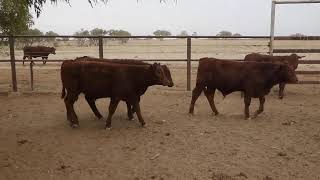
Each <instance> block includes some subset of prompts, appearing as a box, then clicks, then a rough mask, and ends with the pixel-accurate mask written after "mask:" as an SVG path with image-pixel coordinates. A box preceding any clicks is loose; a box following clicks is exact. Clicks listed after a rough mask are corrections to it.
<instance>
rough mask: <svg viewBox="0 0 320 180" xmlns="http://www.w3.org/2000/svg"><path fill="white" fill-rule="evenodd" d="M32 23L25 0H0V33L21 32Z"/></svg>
mask: <svg viewBox="0 0 320 180" xmlns="http://www.w3.org/2000/svg"><path fill="white" fill-rule="evenodd" d="M32 24H33V21H32V15H31V14H30V13H29V8H28V6H27V5H26V0H1V1H0V34H7V35H14V34H21V33H22V32H24V31H26V30H27V29H28V28H29V27H30V26H31V25H32Z"/></svg>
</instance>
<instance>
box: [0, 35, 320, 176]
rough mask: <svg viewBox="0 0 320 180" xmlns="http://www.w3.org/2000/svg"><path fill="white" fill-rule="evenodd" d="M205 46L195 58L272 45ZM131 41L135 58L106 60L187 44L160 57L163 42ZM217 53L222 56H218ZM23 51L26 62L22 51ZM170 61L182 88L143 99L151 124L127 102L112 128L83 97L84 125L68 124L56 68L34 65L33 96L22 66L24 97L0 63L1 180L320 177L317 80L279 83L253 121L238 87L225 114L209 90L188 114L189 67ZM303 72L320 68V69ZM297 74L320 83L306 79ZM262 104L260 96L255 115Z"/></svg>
mask: <svg viewBox="0 0 320 180" xmlns="http://www.w3.org/2000/svg"><path fill="white" fill-rule="evenodd" d="M129 42H130V41H129ZM153 42H154V41H153ZM155 42H157V43H165V41H164V42H162V41H155ZM170 42H171V41H170ZM243 42H245V43H243ZM315 42H316V41H313V42H311V43H315ZM135 43H137V42H135ZM143 43H146V42H141V46H143ZM201 43H202V41H199V42H198V45H197V44H196V43H195V44H196V45H197V46H196V47H195V48H193V50H194V52H193V53H195V54H196V55H195V57H193V58H196V57H198V56H199V57H203V56H216V57H224V58H240V57H243V56H244V55H245V53H247V51H249V50H250V48H252V46H251V47H249V45H252V44H257V45H256V46H254V47H253V50H252V51H255V52H256V51H257V52H260V51H261V52H262V51H264V50H266V48H265V47H262V46H263V45H264V44H265V42H262V41H255V42H252V41H242V42H241V43H240V42H238V41H237V42H236V43H235V42H233V43H235V44H232V48H233V49H234V51H233V50H232V48H231V51H229V53H226V52H224V51H225V50H224V49H223V48H220V49H219V45H221V44H219V43H220V42H218V41H212V42H211V44H210V45H209V47H210V48H212V49H210V48H208V49H203V47H204V46H205V47H207V46H208V44H207V43H208V42H206V44H205V45H204V44H201ZM248 44H249V45H248ZM129 45H130V44H129ZM129 45H126V46H127V47H123V48H124V49H126V51H129V52H128V54H127V53H126V52H124V51H122V50H124V49H120V50H119V49H112V48H110V47H113V46H110V47H108V48H107V49H108V51H109V52H108V56H111V57H119V56H120V57H123V58H125V57H127V58H129V57H134V58H135V56H137V58H149V56H150V58H152V57H158V55H159V57H160V58H162V57H163V58H180V57H181V58H185V46H184V45H183V44H182V45H181V47H180V46H179V48H180V49H178V50H177V49H176V50H173V49H171V48H172V47H173V46H174V45H172V46H164V47H161V48H160V50H161V52H159V54H157V53H155V52H157V51H158V50H159V49H153V48H154V47H157V46H156V45H155V44H153V46H150V47H149V50H150V48H151V50H150V54H148V53H145V51H142V50H141V51H137V50H136V49H130V47H128V46H129ZM169 45H170V43H169ZM308 45H310V44H304V45H303V47H308ZM311 45H312V44H311ZM311 45H310V46H311ZM317 45H319V43H318V44H317ZM229 46H231V45H229ZM229 46H228V47H229ZM247 46H248V47H247ZM293 46H294V47H299V48H300V46H302V45H299V44H296V45H293ZM312 47H313V46H312ZM127 48H129V49H127ZM162 48H164V49H162ZM197 48H198V49H197ZM229 48H230V47H229ZM90 49H93V48H87V49H86V50H88V51H83V52H82V51H81V49H80V48H79V49H77V48H75V49H71V50H70V49H64V48H60V49H58V51H60V52H64V54H63V53H61V55H59V54H57V55H56V56H57V57H58V58H61V59H64V58H70V57H76V56H80V55H94V53H96V51H93V50H92V52H91V50H90ZM219 50H220V52H221V53H212V52H216V51H217V52H218V51H219ZM228 50H230V49H228ZM80 51H81V53H80V55H79V53H78V52H80ZM168 51H169V53H166V52H168ZM176 51H177V52H178V53H177V52H176ZM88 52H89V53H88ZM170 52H171V53H170ZM197 52H198V54H197ZM206 52H207V53H206ZM17 53H18V58H19V57H20V55H21V52H17ZM19 53H20V54H19ZM68 53H70V54H68ZM86 53H88V54H86ZM90 53H92V54H90ZM137 54H138V55H137ZM159 57H158V58H159ZM2 58H3V57H2ZM20 58H21V57H20ZM58 58H55V59H58ZM308 59H319V56H318V55H316V54H313V55H309V56H308ZM169 67H170V69H171V71H172V77H173V80H174V82H175V87H173V88H165V87H159V86H155V87H152V88H150V89H149V90H148V91H147V93H146V95H145V96H143V98H142V100H141V108H142V112H143V116H144V118H145V120H146V123H147V126H146V128H141V127H140V126H139V123H138V122H137V120H135V121H127V118H126V108H125V105H124V103H121V104H120V105H119V108H118V110H117V111H116V113H115V116H114V118H113V123H112V125H113V129H112V130H111V131H106V130H104V120H98V119H96V118H95V116H94V115H93V113H92V112H91V111H90V109H89V106H88V105H87V104H86V102H85V101H84V98H83V97H82V96H81V97H80V98H79V101H77V103H76V105H75V107H76V112H77V114H78V116H79V121H80V128H79V129H71V128H70V127H69V126H68V123H67V121H66V113H65V107H64V104H63V101H62V100H61V99H60V94H59V93H60V91H61V83H60V76H59V73H60V70H59V64H52V63H49V64H47V65H44V66H43V65H40V64H39V63H38V64H37V65H36V66H35V72H34V74H35V77H34V78H35V84H34V88H35V90H34V92H30V79H29V73H30V72H29V68H28V66H25V67H23V66H21V65H20V64H19V65H17V77H18V90H19V92H20V93H17V94H14V93H8V91H10V89H11V86H10V82H11V72H10V69H9V67H8V65H7V64H4V63H2V64H0V71H1V76H0V92H1V93H0V102H1V105H2V108H0V180H2V179H5V180H7V179H9V180H11V179H12V180H20V179H22V180H25V179H30V180H36V179H39V180H42V179H57V180H60V179H84V180H86V179H132V180H137V179H158V180H160V179H191V180H195V179H198V180H202V179H213V180H234V179H252V180H270V179H274V180H278V179H279V180H295V179H301V180H305V179H307V180H318V179H320V175H319V172H320V168H319V167H320V128H319V127H320V111H319V109H320V98H319V95H320V85H288V86H287V88H286V96H285V98H284V99H283V100H279V99H277V92H276V91H277V88H274V89H273V90H272V92H271V93H270V95H269V96H268V97H267V100H266V107H265V112H264V113H263V114H261V116H259V117H258V118H257V119H255V120H243V100H242V99H241V98H240V95H239V93H234V94H232V95H230V96H227V97H226V98H225V99H223V98H222V96H221V95H220V93H218V94H217V96H216V104H217V108H218V110H219V111H220V113H221V115H219V116H217V117H215V116H213V115H212V114H211V110H210V108H209V105H208V103H207V101H206V99H205V97H204V96H203V95H202V96H201V97H200V99H199V100H198V102H197V105H196V107H195V115H194V116H189V115H188V114H187V111H188V107H189V103H190V99H191V92H187V91H185V89H186V70H185V69H186V67H185V66H184V64H169ZM299 68H302V69H308V70H319V66H315V65H310V66H300V67H299ZM195 73H196V63H194V64H193V69H192V87H193V86H194V81H195V77H196V76H195ZM299 78H300V79H305V80H319V79H320V78H319V76H309V75H308V76H299ZM108 102H109V100H108V99H102V100H98V101H97V103H98V108H99V109H100V111H101V112H103V113H102V114H103V115H104V116H106V115H107V105H108ZM257 105H258V102H257V100H254V101H253V102H252V106H251V109H250V110H251V112H253V111H254V110H255V109H256V108H257Z"/></svg>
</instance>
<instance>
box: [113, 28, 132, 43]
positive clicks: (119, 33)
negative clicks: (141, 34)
mask: <svg viewBox="0 0 320 180" xmlns="http://www.w3.org/2000/svg"><path fill="white" fill-rule="evenodd" d="M107 34H108V35H109V36H131V33H130V32H128V31H125V30H121V29H120V30H115V29H110V30H108V31H107ZM113 40H119V41H120V42H121V43H122V44H124V43H127V42H128V41H129V38H128V37H126V38H118V39H113Z"/></svg>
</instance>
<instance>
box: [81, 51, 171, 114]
mask: <svg viewBox="0 0 320 180" xmlns="http://www.w3.org/2000/svg"><path fill="white" fill-rule="evenodd" d="M75 60H78V61H79V60H83V61H99V62H107V63H110V62H111V63H117V64H132V65H147V66H150V65H151V64H149V63H145V62H142V61H138V60H132V59H98V58H94V57H89V56H83V57H78V58H76V59H75ZM161 67H162V69H163V71H164V73H165V75H166V78H167V79H168V80H169V85H168V86H169V87H172V86H173V85H174V83H173V81H172V77H171V72H170V70H169V68H168V67H167V66H166V65H161ZM85 99H86V101H87V103H88V104H89V106H90V108H91V110H92V111H93V113H94V114H95V116H96V117H97V118H99V119H101V118H102V115H101V113H100V112H99V110H98V108H97V106H96V103H95V101H96V99H93V98H91V97H89V96H85ZM126 104H127V112H128V118H129V120H133V114H134V110H133V105H132V104H130V103H129V102H128V101H127V102H126Z"/></svg>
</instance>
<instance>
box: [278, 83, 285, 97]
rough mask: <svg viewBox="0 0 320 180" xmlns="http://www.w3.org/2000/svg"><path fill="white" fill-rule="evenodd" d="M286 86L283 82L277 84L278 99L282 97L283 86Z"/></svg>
mask: <svg viewBox="0 0 320 180" xmlns="http://www.w3.org/2000/svg"><path fill="white" fill-rule="evenodd" d="M285 86H286V84H285V83H280V84H279V99H282V98H283V91H284V87H285Z"/></svg>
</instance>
